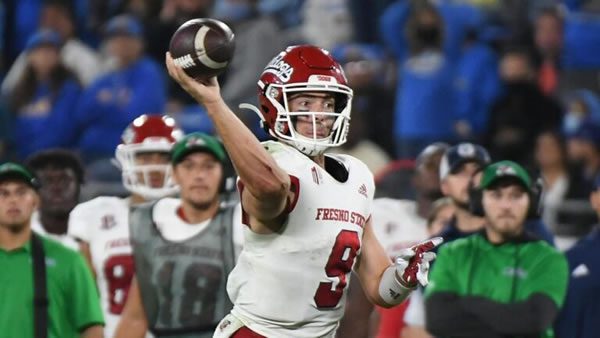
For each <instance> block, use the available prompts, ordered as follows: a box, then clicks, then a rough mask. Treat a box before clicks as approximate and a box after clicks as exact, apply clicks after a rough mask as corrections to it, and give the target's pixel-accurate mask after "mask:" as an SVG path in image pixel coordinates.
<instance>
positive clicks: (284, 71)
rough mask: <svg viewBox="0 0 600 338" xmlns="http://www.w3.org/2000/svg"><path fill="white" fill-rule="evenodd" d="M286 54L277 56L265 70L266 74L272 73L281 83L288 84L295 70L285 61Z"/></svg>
mask: <svg viewBox="0 0 600 338" xmlns="http://www.w3.org/2000/svg"><path fill="white" fill-rule="evenodd" d="M284 55H285V53H281V54H279V55H277V56H276V57H275V58H274V59H273V60H271V62H269V64H268V65H267V67H266V68H265V71H264V72H263V74H264V73H271V74H273V75H275V76H277V77H278V78H279V79H280V80H281V81H283V82H288V81H289V80H290V79H291V77H292V74H293V73H294V68H292V66H290V64H289V63H287V62H285V61H283V56H284Z"/></svg>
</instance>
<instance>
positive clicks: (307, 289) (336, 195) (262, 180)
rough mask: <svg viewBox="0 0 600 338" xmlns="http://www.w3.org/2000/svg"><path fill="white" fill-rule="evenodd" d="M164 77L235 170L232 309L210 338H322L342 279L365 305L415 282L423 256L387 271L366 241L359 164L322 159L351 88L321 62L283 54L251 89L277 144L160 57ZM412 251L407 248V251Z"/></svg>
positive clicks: (335, 314) (399, 295) (369, 194)
mask: <svg viewBox="0 0 600 338" xmlns="http://www.w3.org/2000/svg"><path fill="white" fill-rule="evenodd" d="M166 64H167V68H168V70H169V74H170V75H171V77H173V78H174V79H175V80H176V81H177V82H178V83H179V84H180V85H181V86H182V87H183V88H184V89H185V90H186V91H187V92H188V93H189V94H190V95H191V96H193V97H194V98H195V99H196V100H197V101H198V102H199V103H201V104H203V105H204V106H205V107H206V109H207V113H208V116H209V117H210V118H211V120H212V121H213V123H214V125H215V127H216V130H217V132H218V134H219V135H220V136H221V138H222V139H223V143H224V145H225V147H226V149H227V151H228V153H229V155H230V158H231V160H232V162H233V164H234V166H235V168H236V169H237V172H238V175H239V177H240V181H239V184H238V187H239V190H240V193H241V200H242V208H243V210H244V213H243V214H244V219H243V220H244V222H245V224H247V226H248V227H247V229H246V230H245V242H244V248H243V250H242V253H241V254H240V257H239V260H238V263H237V265H236V267H235V268H234V270H233V271H232V273H231V275H230V277H229V281H228V287H227V289H228V293H229V296H230V297H231V300H232V302H233V303H234V308H233V310H232V311H231V313H230V315H228V316H226V317H225V318H224V319H223V320H222V321H221V323H220V325H219V326H218V327H217V330H216V331H215V334H214V336H215V337H311V338H314V337H331V336H333V335H334V334H335V329H336V327H337V323H338V321H339V319H340V317H341V316H342V314H343V311H344V305H345V290H346V289H347V285H348V279H349V275H350V272H351V271H352V269H354V270H355V271H356V272H357V274H358V275H359V277H360V281H361V284H362V286H363V288H364V289H365V291H366V294H367V296H368V297H369V299H370V300H371V301H372V302H375V303H377V304H380V305H382V306H387V307H390V306H393V305H397V304H399V303H400V302H402V300H403V299H404V298H405V297H406V296H407V295H408V294H409V293H410V291H411V290H413V289H414V287H416V284H417V280H418V281H419V282H421V283H423V284H426V283H427V270H428V266H429V261H430V260H431V259H433V257H434V255H433V254H432V253H430V252H424V251H427V249H431V248H432V247H433V246H435V245H436V244H437V243H438V240H435V241H429V242H428V243H426V244H423V245H420V246H418V247H415V249H414V250H412V249H409V250H406V251H405V252H403V255H402V256H401V257H399V258H398V259H397V260H396V264H392V262H391V261H390V259H389V258H388V257H387V255H386V254H385V252H384V251H383V249H382V248H381V245H380V244H379V243H378V242H377V239H376V238H375V236H374V234H373V229H372V225H371V220H370V216H371V203H372V199H373V193H374V191H373V190H374V184H373V177H372V175H371V174H370V172H369V170H368V169H367V168H366V166H365V165H364V164H363V163H361V162H360V161H359V160H357V159H355V158H352V157H350V156H344V155H338V156H335V155H331V156H330V155H327V156H325V155H324V151H325V150H326V149H327V148H328V147H332V146H339V145H341V144H343V143H344V142H345V141H346V135H347V132H348V127H349V121H350V110H351V101H352V90H351V89H350V88H349V87H348V86H347V84H346V78H345V76H344V74H343V70H342V68H341V67H340V65H339V64H338V63H337V62H336V61H335V60H333V58H332V57H331V56H330V55H329V52H327V51H325V50H323V49H320V48H317V47H314V46H308V45H303V46H294V47H289V48H287V49H286V50H285V51H283V52H281V53H280V54H279V55H278V56H276V57H275V58H274V59H273V60H272V61H271V62H270V63H269V64H268V65H267V67H266V68H265V70H264V72H263V74H262V75H261V77H260V80H259V81H258V87H259V95H258V98H259V101H260V107H261V108H260V110H259V109H258V108H256V107H252V106H250V105H246V106H244V107H247V108H250V107H251V109H253V110H254V111H256V112H257V113H258V115H259V116H260V117H261V119H262V123H263V127H265V128H266V130H268V132H269V134H270V135H271V136H273V137H274V138H277V139H278V140H279V142H266V143H264V144H260V143H259V142H258V140H257V139H256V137H255V136H254V135H253V134H252V133H251V132H250V130H249V129H248V128H247V127H246V126H245V125H244V124H243V123H242V122H241V121H240V120H239V119H238V118H237V117H236V115H235V114H234V113H233V112H232V111H231V110H230V109H229V107H227V105H226V104H225V102H224V101H223V99H222V97H221V95H220V92H219V85H218V82H217V80H216V78H211V79H208V80H206V81H203V82H199V81H196V80H194V79H192V78H190V77H189V76H187V75H186V74H185V73H184V71H183V70H182V69H181V68H180V67H178V66H176V65H175V64H174V63H173V60H172V58H171V57H170V55H169V54H167V56H166ZM417 248H418V249H417Z"/></svg>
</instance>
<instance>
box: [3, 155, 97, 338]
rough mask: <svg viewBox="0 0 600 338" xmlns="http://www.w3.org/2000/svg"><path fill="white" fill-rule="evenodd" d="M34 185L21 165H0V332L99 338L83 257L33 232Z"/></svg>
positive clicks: (25, 337)
mask: <svg viewBox="0 0 600 338" xmlns="http://www.w3.org/2000/svg"><path fill="white" fill-rule="evenodd" d="M38 188H39V184H38V181H37V179H36V178H35V177H34V175H33V174H32V173H31V172H30V171H29V170H28V169H27V168H25V167H24V166H21V165H19V164H16V163H4V164H2V165H0V271H2V273H0V285H2V287H1V288H0V299H1V300H2V301H1V302H0V332H1V333H0V335H1V336H3V337H23V338H34V337H35V338H37V337H49V338H63V337H67V338H71V337H94V338H101V337H102V335H103V332H102V325H103V324H104V321H103V318H102V312H101V309H100V304H99V301H98V292H97V290H96V285H95V284H94V281H93V279H92V275H91V273H90V271H89V269H88V268H87V266H86V264H85V262H84V260H83V257H82V256H80V255H79V254H78V253H77V252H75V251H73V250H71V249H68V248H66V247H65V246H63V245H61V244H60V243H58V242H56V241H54V240H51V239H48V238H45V237H41V236H38V235H34V234H33V233H32V231H31V215H32V213H33V212H34V210H35V209H36V208H37V207H38V204H39V196H38V192H37V189H38ZM44 262H45V264H44Z"/></svg>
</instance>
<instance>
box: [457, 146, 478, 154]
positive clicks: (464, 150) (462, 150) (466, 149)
mask: <svg viewBox="0 0 600 338" xmlns="http://www.w3.org/2000/svg"><path fill="white" fill-rule="evenodd" d="M457 150H458V154H459V155H460V157H473V156H475V147H474V146H473V145H472V144H471V143H461V144H459V145H458V149H457Z"/></svg>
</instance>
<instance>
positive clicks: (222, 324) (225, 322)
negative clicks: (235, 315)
mask: <svg viewBox="0 0 600 338" xmlns="http://www.w3.org/2000/svg"><path fill="white" fill-rule="evenodd" d="M229 325H231V321H229V319H225V320H224V321H222V322H221V325H219V330H221V331H223V330H225V328H226V327H228V326H229Z"/></svg>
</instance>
